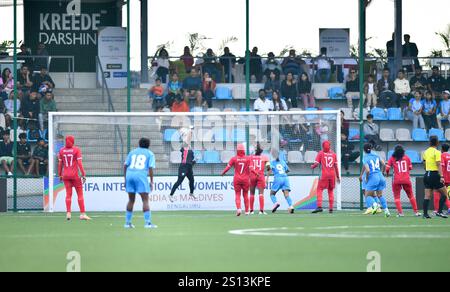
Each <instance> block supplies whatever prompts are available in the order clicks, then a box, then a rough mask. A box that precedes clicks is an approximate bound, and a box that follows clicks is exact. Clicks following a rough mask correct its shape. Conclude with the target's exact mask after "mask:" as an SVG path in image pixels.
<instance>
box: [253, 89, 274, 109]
mask: <svg viewBox="0 0 450 292" xmlns="http://www.w3.org/2000/svg"><path fill="white" fill-rule="evenodd" d="M253 109H254V110H255V111H256V112H268V111H273V102H271V101H270V100H268V99H267V98H266V91H265V90H264V89H260V90H259V97H258V99H257V100H256V101H255V104H254V106H253Z"/></svg>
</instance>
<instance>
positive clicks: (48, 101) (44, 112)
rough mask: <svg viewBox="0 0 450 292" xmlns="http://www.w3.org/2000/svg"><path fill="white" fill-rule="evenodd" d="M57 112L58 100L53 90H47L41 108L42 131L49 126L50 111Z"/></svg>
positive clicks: (40, 124) (40, 123)
mask: <svg viewBox="0 0 450 292" xmlns="http://www.w3.org/2000/svg"><path fill="white" fill-rule="evenodd" d="M49 112H56V102H55V99H54V96H53V92H50V91H47V92H46V93H45V96H44V98H42V99H41V101H40V110H39V126H40V129H41V131H42V132H43V131H44V129H47V128H48V113H49Z"/></svg>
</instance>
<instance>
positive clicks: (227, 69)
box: [219, 47, 236, 83]
mask: <svg viewBox="0 0 450 292" xmlns="http://www.w3.org/2000/svg"><path fill="white" fill-rule="evenodd" d="M219 61H220V64H221V65H222V66H223V71H224V73H225V83H233V82H234V76H233V69H234V67H235V65H236V56H235V55H233V54H232V53H231V52H230V48H229V47H225V49H224V50H223V55H222V56H220V59H219Z"/></svg>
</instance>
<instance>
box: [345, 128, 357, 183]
mask: <svg viewBox="0 0 450 292" xmlns="http://www.w3.org/2000/svg"><path fill="white" fill-rule="evenodd" d="M354 150H355V145H353V144H350V142H349V141H348V132H347V133H344V132H341V155H342V158H341V159H342V166H343V167H344V169H345V171H346V172H347V174H349V172H348V169H349V164H350V162H355V161H356V159H358V157H359V156H360V153H359V152H358V151H354Z"/></svg>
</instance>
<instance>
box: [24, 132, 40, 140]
mask: <svg viewBox="0 0 450 292" xmlns="http://www.w3.org/2000/svg"><path fill="white" fill-rule="evenodd" d="M35 131H38V130H35ZM39 132H40V131H39ZM39 136H41V134H40V133H39ZM37 140H38V137H37V134H36V135H34V134H33V133H32V132H31V131H30V130H27V142H30V143H36V142H37Z"/></svg>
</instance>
